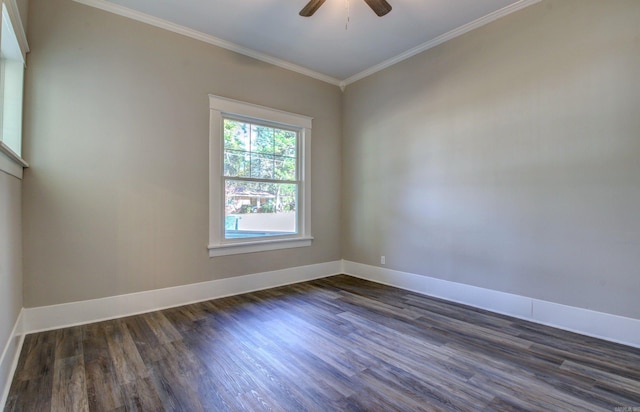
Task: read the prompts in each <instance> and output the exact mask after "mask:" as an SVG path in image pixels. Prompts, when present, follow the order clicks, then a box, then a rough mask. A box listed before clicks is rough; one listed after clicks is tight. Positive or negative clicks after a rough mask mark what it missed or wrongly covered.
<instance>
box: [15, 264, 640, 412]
mask: <svg viewBox="0 0 640 412" xmlns="http://www.w3.org/2000/svg"><path fill="white" fill-rule="evenodd" d="M634 407H636V408H638V409H637V410H640V349H634V348H630V347H626V346H622V345H617V344H613V343H609V342H604V341H601V340H597V339H593V338H589V337H585V336H581V335H576V334H573V333H569V332H564V331H560V330H556V329H552V328H549V327H545V326H540V325H536V324H533V323H529V322H525V321H521V320H517V319H513V318H509V317H506V316H501V315H496V314H492V313H489V312H485V311H482V310H477V309H473V308H469V307H466V306H462V305H458V304H452V303H447V302H444V301H441V300H437V299H432V298H428V297H424V296H421V295H418V294H415V293H411V292H407V291H403V290H400V289H395V288H391V287H387V286H382V285H379V284H375V283H371V282H367V281H363V280H359V279H355V278H352V277H349V276H343V275H341V276H334V277H331V278H326V279H322V280H317V281H312V282H305V283H301V284H297V285H292V286H286V287H281V288H276V289H271V290H267V291H261V292H256V293H250V294H246V295H242V296H235V297H229V298H225V299H218V300H212V301H208V302H203V303H198V304H194V305H188V306H183V307H179V308H174V309H168V310H163V311H159V312H154V313H149V314H144V315H139V316H132V317H128V318H123V319H117V320H112V321H106V322H100V323H94V324H90V325H84V326H78V327H73V328H67V329H62V330H56V331H51V332H43V333H37V334H32V335H28V336H27V337H26V338H25V342H24V347H23V350H22V353H21V356H20V360H19V364H18V368H17V371H16V374H15V376H14V380H13V383H12V386H11V391H10V394H9V398H8V401H7V404H6V406H5V410H6V411H47V410H52V411H86V410H92V411H162V410H167V411H242V410H248V411H262V410H265V411H342V410H347V411H362V410H366V411H452V410H453V411H483V410H484V411H512V410H552V411H614V410H616V408H627V409H618V410H619V411H622V410H629V411H631V410H634V409H633V408H634Z"/></svg>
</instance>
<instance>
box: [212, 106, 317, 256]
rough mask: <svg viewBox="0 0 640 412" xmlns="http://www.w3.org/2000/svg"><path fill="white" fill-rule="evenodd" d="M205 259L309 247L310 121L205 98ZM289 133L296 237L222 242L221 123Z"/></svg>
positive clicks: (269, 109) (223, 211)
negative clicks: (294, 137)
mask: <svg viewBox="0 0 640 412" xmlns="http://www.w3.org/2000/svg"><path fill="white" fill-rule="evenodd" d="M209 112H210V118H209V246H208V249H209V257H216V256H224V255H235V254H241V253H252V252H261V251H267V250H278V249H288V248H296V247H305V246H310V245H311V243H312V241H313V236H311V187H310V170H311V168H310V158H311V127H312V120H313V118H311V117H309V116H304V115H300V114H295V113H289V112H285V111H281V110H277V109H272V108H269V107H265V106H259V105H255V104H252V103H246V102H241V101H238V100H233V99H229V98H226V97H220V96H215V95H209ZM225 118H228V119H244V121H248V122H251V121H253V122H256V123H260V124H266V125H270V126H273V127H282V128H285V129H293V130H296V131H297V132H298V145H299V147H298V148H297V149H298V153H297V158H298V179H299V186H298V204H297V210H296V213H297V229H298V230H297V233H296V234H291V235H282V236H266V237H253V238H239V239H226V238H225V230H224V219H225V207H224V201H225V193H224V191H225V187H224V182H225V176H224V159H223V156H224V133H223V127H224V119H225Z"/></svg>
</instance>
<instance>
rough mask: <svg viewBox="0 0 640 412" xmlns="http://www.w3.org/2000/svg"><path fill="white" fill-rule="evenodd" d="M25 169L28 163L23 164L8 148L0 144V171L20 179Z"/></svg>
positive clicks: (22, 160)
mask: <svg viewBox="0 0 640 412" xmlns="http://www.w3.org/2000/svg"><path fill="white" fill-rule="evenodd" d="M25 167H29V163H27V162H25V161H24V159H23V158H21V157H20V156H19V155H18V154H16V152H14V151H13V150H11V148H9V146H7V145H6V144H4V143H2V142H0V170H1V171H3V172H5V173H8V174H10V175H12V176H15V177H17V178H18V179H22V169H24V168H25Z"/></svg>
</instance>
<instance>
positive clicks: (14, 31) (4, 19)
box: [0, 0, 29, 179]
mask: <svg viewBox="0 0 640 412" xmlns="http://www.w3.org/2000/svg"><path fill="white" fill-rule="evenodd" d="M0 9H1V10H0V13H1V19H0V42H1V41H2V31H4V30H6V29H8V30H10V31H11V35H12V38H13V40H15V42H16V43H15V47H13V49H14V53H13V54H14V56H13V58H12V59H11V61H12V62H13V63H20V64H21V65H22V75H21V84H20V85H19V90H20V92H19V96H14V98H17V100H18V102H19V104H20V107H19V108H18V111H17V116H18V118H17V119H14V120H15V122H14V123H15V124H14V127H15V130H16V131H17V132H16V133H17V136H14V139H12V140H18V141H19V144H18V147H17V151H16V150H15V149H16V148H15V147H11V146H10V145H8V144H7V143H6V141H7V139H6V137H5V136H4V126H3V124H4V120H5V119H3V116H4V112H5V107H4V106H5V98H6V96H5V86H4V79H5V64H2V69H0V70H1V73H0V170H1V171H4V172H6V173H9V174H11V175H13V176H15V177H17V178H19V179H21V178H22V174H23V168H25V167H29V164H28V163H27V162H26V161H25V160H24V159H23V158H22V117H23V104H24V103H23V96H24V69H25V67H26V55H27V53H28V52H29V45H28V43H27V37H26V35H25V31H24V27H23V26H22V20H21V19H20V13H19V11H18V6H17V4H16V2H15V0H2V1H1V5H0ZM15 54H17V55H18V56H15Z"/></svg>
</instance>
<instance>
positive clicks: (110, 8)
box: [73, 0, 542, 91]
mask: <svg viewBox="0 0 640 412" xmlns="http://www.w3.org/2000/svg"><path fill="white" fill-rule="evenodd" d="M73 1H75V2H77V3H80V4H84V5H86V6H90V7H94V8H97V9H100V10H103V11H107V12H110V13H113V14H117V15H119V16H123V17H127V18H130V19H132V20H136V21H139V22H142V23H146V24H149V25H151V26H155V27H159V28H161V29H165V30H168V31H171V32H174V33H177V34H181V35H183V36H187V37H190V38H193V39H196V40H199V41H202V42H205V43H209V44H212V45H214V46H218V47H222V48H223V49H227V50H231V51H233V52H236V53H239V54H242V55H245V56H248V57H252V58H254V59H257V60H260V61H263V62H266V63H270V64H273V65H274V66H278V67H281V68H283V69H287V70H291V71H293V72H296V73H300V74H302V75H305V76H308V77H312V78H314V79H317V80H321V81H324V82H326V83H329V84H332V85H334V86H338V87H340V89H341V90H342V91H344V90H345V88H346V87H347V86H348V85H350V84H351V83H355V82H357V81H358V80H361V79H364V78H365V77H367V76H370V75H372V74H374V73H377V72H379V71H381V70H384V69H386V68H387V67H390V66H393V65H394V64H396V63H400V62H401V61H403V60H406V59H408V58H410V57H412V56H415V55H416V54H419V53H422V52H423V51H426V50H429V49H431V48H433V47H436V46H438V45H440V44H442V43H444V42H446V41H449V40H451V39H454V38H456V37H458V36H462V35H463V34H465V33H468V32H470V31H472V30H475V29H477V28H479V27H482V26H484V25H486V24H489V23H491V22H493V21H495V20H497V19H499V18H501V17H504V16H506V15H508V14H511V13H514V12H516V11H518V10H521V9H524V8H526V7H529V6H531V5H534V4H536V3H539V2H541V1H542V0H520V1H518V2H515V3H513V4H510V5H509V6H506V7H503V8H502V9H500V10H496V11H494V12H493V13H490V14H487V15H486V16H484V17H481V18H479V19H476V20H474V21H472V22H470V23H467V24H465V25H463V26H460V27H458V28H455V29H453V30H451V31H449V32H447V33H445V34H442V35H440V36H438V37H436V38H435V39H432V40H429V41H427V42H425V43H422V44H420V45H418V46H416V47H413V48H411V49H409V50H407V51H405V52H403V53H400V54H398V55H397V56H394V57H392V58H390V59H388V60H385V61H383V62H381V63H379V64H376V65H375V66H371V67H370V68H368V69H365V70H363V71H361V72H359V73H356V74H354V75H353V76H351V77H348V78H347V79H343V80H340V79H337V78H335V77H331V76H328V75H325V74H322V73H319V72H316V71H314V70H311V69H308V68H306V67H303V66H299V65H297V64H294V63H291V62H288V61H286V60H282V59H278V58H275V57H273V56H270V55H268V54H265V53H261V52H258V51H255V50H252V49H250V48H247V47H244V46H240V45H238V44H235V43H232V42H230V41H227V40H223V39H221V38H219V37H215V36H212V35H209V34H206V33H203V32H200V31H197V30H193V29H190V28H188V27H184V26H181V25H179V24H175V23H172V22H170V21H167V20H163V19H160V18H157V17H154V16H150V15H148V14H145V13H142V12H139V11H136V10H133V9H130V8H128V7H124V6H120V5H117V4H114V3H111V2H109V1H107V0H73Z"/></svg>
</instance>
